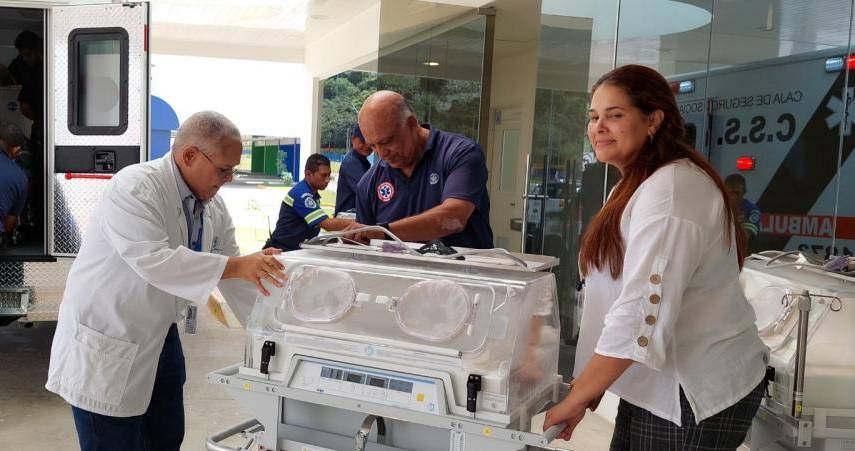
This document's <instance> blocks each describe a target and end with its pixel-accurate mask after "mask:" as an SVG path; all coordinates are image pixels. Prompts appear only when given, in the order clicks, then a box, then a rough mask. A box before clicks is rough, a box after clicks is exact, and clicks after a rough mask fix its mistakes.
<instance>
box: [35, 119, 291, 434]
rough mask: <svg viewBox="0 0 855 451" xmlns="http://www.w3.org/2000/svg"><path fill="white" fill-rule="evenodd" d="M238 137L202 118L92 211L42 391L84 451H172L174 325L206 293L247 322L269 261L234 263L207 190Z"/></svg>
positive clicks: (218, 204)
mask: <svg viewBox="0 0 855 451" xmlns="http://www.w3.org/2000/svg"><path fill="white" fill-rule="evenodd" d="M240 156H241V141H240V133H239V132H238V129H237V127H235V126H234V124H232V122H231V121H229V120H228V119H226V118H225V117H224V116H222V115H220V114H218V113H214V112H201V113H197V114H195V115H193V116H191V117H190V118H189V119H187V120H186V121H185V122H184V124H182V125H181V128H180V129H179V130H178V134H177V136H176V138H175V143H174V144H173V146H172V152H170V153H168V154H166V155H165V156H164V157H163V158H161V159H158V160H154V161H150V162H147V163H142V164H137V165H133V166H130V167H127V168H125V169H123V170H121V171H119V172H118V173H117V174H116V175H115V177H114V178H113V181H112V183H111V185H110V186H109V187H108V188H107V189H106V191H105V192H104V194H103V197H102V199H101V201H100V202H99V204H98V206H97V207H96V209H95V210H94V211H93V213H92V216H91V218H90V220H89V224H88V227H87V229H86V231H85V233H84V236H83V243H82V245H81V247H80V252H79V253H78V256H77V259H76V260H75V262H74V264H73V266H72V267H71V271H70V272H69V275H68V282H67V283H66V287H65V293H64V295H63V301H62V304H61V306H60V311H59V321H58V324H57V328H56V334H55V335H54V340H53V347H52V349H51V359H50V370H49V374H48V381H47V384H46V388H47V389H48V390H50V391H52V392H54V393H57V394H59V395H60V396H62V397H63V398H64V399H65V400H66V401H67V402H68V403H69V404H71V406H72V412H73V415H74V422H75V426H76V427H77V435H78V438H79V440H80V447H81V448H82V449H84V450H123V451H136V450H178V449H179V448H180V446H181V442H182V440H183V438H184V408H183V396H182V385H183V384H184V380H185V371H184V354H183V352H182V349H181V342H180V340H179V338H178V330H177V326H176V323H181V324H182V327H183V326H184V323H183V322H182V321H180V320H181V318H182V317H183V316H184V315H185V314H186V313H190V314H192V313H193V312H194V310H193V307H194V306H195V305H196V304H204V303H205V302H206V300H207V299H208V296H209V295H210V293H211V290H213V289H214V288H215V287H218V286H219V288H220V290H221V291H222V292H223V294H224V295H225V297H226V299H227V300H228V301H229V304H230V305H231V307H232V309H233V310H234V311H235V314H236V316H237V317H238V318H239V319H241V320H242V321H243V320H244V319H245V318H246V315H248V313H249V310H250V309H251V307H252V306H251V304H248V305H244V304H241V303H240V302H238V301H241V300H243V301H244V302H246V301H249V300H254V299H255V294H254V291H255V290H256V289H257V290H259V291H261V292H262V293H263V294H264V295H268V292H267V290H266V289H265V287H264V285H263V284H262V282H261V281H262V280H266V281H267V282H268V283H271V284H274V285H276V286H281V280H283V279H284V274H283V273H282V269H284V268H283V266H282V265H281V263H279V262H278V261H277V260H276V258H275V256H274V255H273V254H274V253H275V252H277V251H274V250H266V251H264V252H259V253H256V254H251V255H246V256H243V257H241V256H239V250H238V247H237V244H236V242H235V236H234V226H233V225H232V220H231V217H230V216H229V214H228V211H227V209H226V206H225V204H224V202H223V200H222V198H220V197H219V196H217V191H218V190H219V188H220V187H221V186H222V185H223V184H225V183H227V182H229V181H231V179H232V176H233V174H234V168H235V167H236V166H237V165H238V163H240Z"/></svg>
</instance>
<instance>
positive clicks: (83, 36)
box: [68, 27, 130, 135]
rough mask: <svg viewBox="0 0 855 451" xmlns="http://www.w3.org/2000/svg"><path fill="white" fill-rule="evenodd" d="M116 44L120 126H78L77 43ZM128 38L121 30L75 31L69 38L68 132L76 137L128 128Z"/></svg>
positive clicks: (86, 29)
mask: <svg viewBox="0 0 855 451" xmlns="http://www.w3.org/2000/svg"><path fill="white" fill-rule="evenodd" d="M109 40H118V41H119V124H118V125H115V126H110V125H107V126H102V125H98V126H89V125H81V124H80V97H79V86H80V79H79V77H80V70H79V69H80V65H79V63H80V59H79V57H80V43H82V42H87V41H109ZM129 47H130V38H129V36H128V31H127V30H125V29H124V28H121V27H104V28H76V29H74V30H72V31H71V33H69V35H68V130H69V131H70V132H71V133H72V134H75V135H122V134H124V133H125V131H127V129H128V88H129V84H128V65H129V59H130V58H129Z"/></svg>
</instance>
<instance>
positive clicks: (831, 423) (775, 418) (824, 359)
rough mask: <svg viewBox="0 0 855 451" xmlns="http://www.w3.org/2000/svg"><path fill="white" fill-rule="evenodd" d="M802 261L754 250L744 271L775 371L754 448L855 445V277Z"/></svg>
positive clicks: (830, 450) (827, 450)
mask: <svg viewBox="0 0 855 451" xmlns="http://www.w3.org/2000/svg"><path fill="white" fill-rule="evenodd" d="M796 263H798V262H797V261H796V260H795V258H784V259H780V260H777V261H775V262H771V263H770V261H769V258H765V257H762V256H753V258H751V259H748V260H746V264H745V269H744V270H743V273H742V277H741V281H742V285H743V288H744V290H745V295H746V297H747V298H748V300H749V302H750V303H751V305H752V307H754V311H755V313H756V315H757V322H756V324H757V328H758V331H759V332H760V338H761V339H762V340H763V342H764V343H765V344H766V345H767V346H768V347H769V350H770V353H769V366H770V367H772V368H774V371H775V376H774V382H772V383H771V384H770V386H769V395H770V396H767V397H766V399H765V400H764V402H763V405H762V406H761V410H760V413H759V414H758V415H757V417H756V419H755V421H754V426H753V428H752V431H751V436H750V442H751V449H752V450H761V449H762V450H780V449H787V450H817V451H819V450H822V451H837V450H844V449H853V448H855V327H853V326H855V302H852V301H855V279H853V278H851V277H846V276H842V275H838V274H833V273H828V272H824V271H822V270H820V269H816V268H812V267H808V266H807V265H798V264H796Z"/></svg>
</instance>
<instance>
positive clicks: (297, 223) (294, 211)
mask: <svg viewBox="0 0 855 451" xmlns="http://www.w3.org/2000/svg"><path fill="white" fill-rule="evenodd" d="M329 183H330V160H329V158H327V157H325V156H323V155H321V154H312V155H310V156H309V159H308V160H306V171H305V172H304V178H303V180H301V181H300V183H297V184H296V185H294V187H293V188H291V190H290V191H288V194H286V195H285V199H284V200H283V201H282V207H281V208H280V209H279V220H278V221H277V222H276V230H274V231H273V236H271V237H270V240H268V241H267V243H266V244H265V245H264V248H265V249H266V248H268V247H275V248H277V249H282V251H293V250H297V249H300V243H302V242H303V241H305V240H308V239H311V238H314V237H316V236H318V233H320V229H321V228H323V229H324V230H344V229H345V228H346V227H347V226H348V225H350V224H351V223H353V221H351V220H348V219H339V218H330V217H329V215H327V213H326V212H325V211H324V210H323V209H321V195H320V194H318V191H320V190H323V189H325V188H326V187H327V185H328V184H329Z"/></svg>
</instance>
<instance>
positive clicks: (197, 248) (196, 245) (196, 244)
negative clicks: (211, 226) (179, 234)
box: [187, 212, 205, 252]
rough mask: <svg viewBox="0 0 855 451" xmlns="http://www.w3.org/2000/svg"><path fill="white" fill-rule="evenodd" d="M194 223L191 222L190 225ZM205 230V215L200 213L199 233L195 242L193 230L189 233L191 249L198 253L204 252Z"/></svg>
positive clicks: (188, 239) (188, 240)
mask: <svg viewBox="0 0 855 451" xmlns="http://www.w3.org/2000/svg"><path fill="white" fill-rule="evenodd" d="M193 219H195V218H193ZM194 222H195V221H190V224H191V225H192V224H193V223H194ZM204 230H205V214H204V213H201V212H200V214H199V233H198V234H197V235H196V240H195V241H194V240H193V236H192V233H193V231H192V230H188V231H187V243H188V244H189V245H190V248H191V249H193V250H194V251H196V252H201V251H202V231H204Z"/></svg>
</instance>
